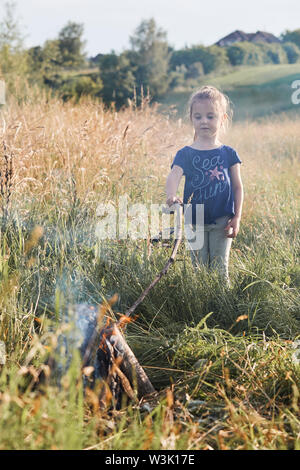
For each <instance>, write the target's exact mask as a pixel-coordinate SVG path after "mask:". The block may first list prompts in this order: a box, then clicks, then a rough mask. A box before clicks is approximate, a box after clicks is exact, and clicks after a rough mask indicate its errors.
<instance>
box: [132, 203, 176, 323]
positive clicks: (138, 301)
mask: <svg viewBox="0 0 300 470" xmlns="http://www.w3.org/2000/svg"><path fill="white" fill-rule="evenodd" d="M174 206H179V210H178V214H179V218H178V221H177V228H176V230H175V235H176V240H175V243H174V246H173V250H172V253H171V256H170V258H169V259H168V261H167V263H166V264H165V266H164V268H163V269H162V270H161V271H160V273H159V274H158V275H157V276H156V278H155V279H153V281H152V282H151V284H150V285H149V286H148V287H147V289H145V290H144V292H143V293H142V294H141V295H140V296H139V298H138V299H137V300H136V301H135V302H134V304H133V305H132V306H131V307H130V308H129V309H128V310H127V311H126V312H125V314H124V315H125V316H126V317H130V315H132V313H133V312H134V311H135V309H136V308H137V306H138V305H140V303H141V302H142V301H143V300H144V298H145V297H146V295H148V294H149V292H150V290H151V289H152V288H153V287H154V286H155V285H156V284H157V283H158V281H159V280H160V279H161V278H162V276H164V275H165V274H166V273H167V271H168V269H169V267H170V266H171V264H173V263H174V261H175V257H176V254H177V251H178V248H179V245H180V243H181V240H182V205H181V204H174V205H173V206H171V207H170V209H169V210H170V212H173V211H174V209H172V208H173V207H174Z"/></svg>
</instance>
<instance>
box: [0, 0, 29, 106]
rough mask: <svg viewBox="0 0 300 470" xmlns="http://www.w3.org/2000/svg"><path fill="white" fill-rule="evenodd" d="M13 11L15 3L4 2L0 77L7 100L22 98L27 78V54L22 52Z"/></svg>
mask: <svg viewBox="0 0 300 470" xmlns="http://www.w3.org/2000/svg"><path fill="white" fill-rule="evenodd" d="M15 10H16V3H15V2H13V1H8V2H6V3H5V5H4V16H3V18H2V21H1V22H0V75H2V77H3V78H4V80H5V88H6V98H7V99H8V100H9V97H10V96H15V97H17V98H20V99H22V98H24V96H25V94H26V89H27V84H26V80H27V78H28V77H29V66H28V54H27V52H26V51H25V50H24V39H25V36H24V35H23V33H22V31H21V27H20V24H19V20H18V19H17V17H16V11H15ZM2 77H1V78H2Z"/></svg>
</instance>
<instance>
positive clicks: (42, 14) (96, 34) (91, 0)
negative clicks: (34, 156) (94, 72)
mask: <svg viewBox="0 0 300 470" xmlns="http://www.w3.org/2000/svg"><path fill="white" fill-rule="evenodd" d="M5 2H6V0H0V21H1V18H2V17H3V11H4V4H5ZM15 3H16V14H17V17H18V19H19V23H20V25H21V26H22V30H23V32H24V33H25V34H26V39H25V45H26V47H33V46H38V45H43V43H44V42H45V41H46V40H47V39H54V38H56V37H57V36H58V33H59V31H60V30H61V29H62V28H63V27H64V26H65V25H66V23H67V22H68V21H74V22H76V23H83V24H84V39H85V40H86V46H85V51H86V53H87V55H88V57H92V56H95V55H96V54H98V53H104V54H106V53H109V52H111V51H112V50H114V51H115V52H116V53H121V52H122V51H124V50H125V49H126V48H129V47H130V42H129V37H130V36H132V35H133V34H134V32H135V30H136V28H137V27H138V25H139V24H140V23H141V21H142V20H147V19H150V18H152V17H153V18H154V19H155V21H156V24H157V25H158V26H159V27H160V28H162V29H163V30H165V31H166V32H167V38H168V42H169V44H170V45H171V46H173V47H174V48H175V49H181V48H184V47H185V46H191V45H195V44H203V45H204V46H209V45H211V44H213V43H215V42H216V41H218V40H219V39H220V38H222V37H224V36H226V35H227V34H229V33H231V32H233V31H235V30H237V29H239V30H242V31H244V32H246V33H252V32H256V31H257V30H262V31H267V32H269V33H273V34H275V35H276V36H279V35H280V34H281V33H282V32H284V31H285V30H286V29H290V30H294V29H298V28H300V2H299V0H248V1H245V0H244V1H241V0H226V1H224V0H15Z"/></svg>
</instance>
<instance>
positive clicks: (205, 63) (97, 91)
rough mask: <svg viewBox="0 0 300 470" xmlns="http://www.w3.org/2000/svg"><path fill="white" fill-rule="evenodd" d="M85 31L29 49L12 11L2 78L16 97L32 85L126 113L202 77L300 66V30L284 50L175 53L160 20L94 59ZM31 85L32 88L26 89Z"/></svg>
mask: <svg viewBox="0 0 300 470" xmlns="http://www.w3.org/2000/svg"><path fill="white" fill-rule="evenodd" d="M83 36H84V25H83V24H80V23H75V22H71V21H69V22H68V23H67V24H66V25H65V26H64V27H63V28H62V29H61V31H60V32H59V33H58V36H57V38H55V39H51V40H47V41H45V43H44V44H43V45H42V46H36V47H31V48H29V49H26V48H24V37H23V35H22V32H21V30H20V27H19V24H18V21H17V19H16V14H15V2H13V1H9V2H7V3H6V4H5V15H4V18H3V19H2V21H1V22H0V77H1V76H2V78H3V79H4V80H5V82H6V84H7V87H8V89H9V91H10V92H11V93H14V94H16V93H19V94H20V96H21V95H22V93H26V86H25V85H24V84H23V87H22V86H21V85H20V83H21V84H22V83H23V82H24V83H25V80H27V84H28V83H30V84H31V85H36V86H38V87H42V88H43V87H44V88H47V89H51V90H53V92H55V93H57V94H58V95H59V96H61V98H62V99H64V100H68V99H75V100H78V99H79V98H80V97H81V96H82V95H91V96H93V97H95V98H99V99H101V100H102V101H103V102H104V103H105V104H106V105H108V106H110V105H111V104H114V106H115V107H116V108H117V109H119V108H120V107H122V106H124V105H126V104H127V103H128V100H129V99H132V97H133V95H134V93H135V94H136V95H137V94H138V93H137V92H140V90H141V89H143V90H144V92H146V90H147V91H149V93H150V96H151V97H152V98H153V99H154V100H160V99H162V98H163V97H164V96H165V95H166V94H167V93H168V92H170V91H172V90H175V89H177V90H182V89H187V88H192V87H194V86H197V81H198V80H199V78H200V77H202V76H204V75H207V74H209V73H214V72H215V73H222V72H225V71H228V70H230V69H232V68H234V67H236V66H244V65H253V66H255V65H263V64H293V63H296V62H300V29H297V30H295V31H289V30H287V31H285V32H284V33H283V34H282V35H281V37H280V39H281V42H280V43H271V44H267V43H251V42H246V41H245V42H238V43H234V44H232V45H230V46H227V47H219V46H217V45H212V46H203V45H201V44H200V45H194V46H191V47H185V48H184V49H180V50H175V49H174V48H172V47H171V46H170V44H169V43H168V39H167V32H166V31H164V30H163V29H161V28H160V27H159V26H158V25H157V24H156V22H155V20H154V19H153V18H150V19H149V20H143V21H142V22H141V23H140V25H139V26H138V27H137V28H136V30H135V31H134V34H133V35H132V36H131V37H130V40H129V42H130V48H129V49H128V50H125V51H124V52H122V53H120V54H117V53H116V52H114V51H111V53H109V54H101V53H99V54H98V55H97V56H96V57H93V58H88V57H87V54H86V52H85V45H86V42H85V40H84V39H83ZM27 86H28V85H27Z"/></svg>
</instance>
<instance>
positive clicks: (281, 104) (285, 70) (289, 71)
mask: <svg viewBox="0 0 300 470" xmlns="http://www.w3.org/2000/svg"><path fill="white" fill-rule="evenodd" d="M299 77H300V64H287V65H285V64H280V65H263V66H257V67H246V66H243V67H237V68H236V69H235V70H234V71H231V72H228V73H226V74H224V75H222V76H216V75H215V74H211V75H205V76H204V77H203V78H201V79H200V80H199V86H201V85H205V84H211V85H214V86H216V87H218V88H220V89H221V90H222V91H223V92H224V93H226V94H227V95H228V96H229V98H230V100H231V101H232V102H233V104H234V115H235V119H236V120H238V121H239V120H247V119H250V120H251V119H253V118H260V117H263V116H266V115H270V114H271V113H273V114H277V113H280V112H288V113H291V115H293V114H295V113H297V110H296V109H295V105H293V103H292V101H291V95H292V92H293V91H294V90H293V89H292V88H291V84H292V83H293V81H294V80H299ZM190 93H191V90H177V91H174V92H172V93H170V94H169V95H168V96H167V97H166V98H165V99H164V100H163V104H164V106H163V107H162V110H164V111H167V109H168V106H170V105H173V106H176V108H177V109H178V115H179V116H181V117H182V116H184V115H185V114H186V103H187V102H188V99H189V96H190ZM298 113H299V110H298Z"/></svg>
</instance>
